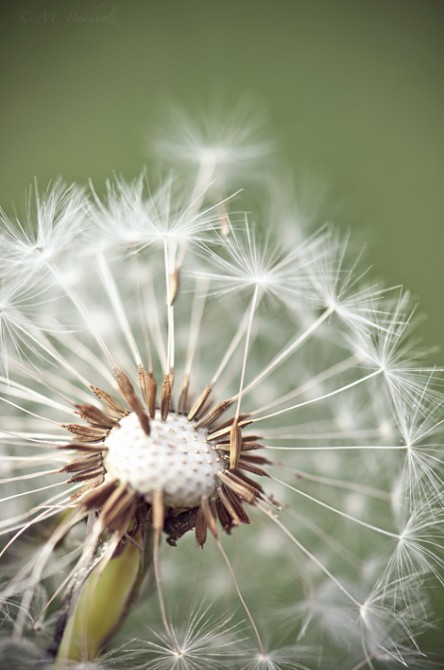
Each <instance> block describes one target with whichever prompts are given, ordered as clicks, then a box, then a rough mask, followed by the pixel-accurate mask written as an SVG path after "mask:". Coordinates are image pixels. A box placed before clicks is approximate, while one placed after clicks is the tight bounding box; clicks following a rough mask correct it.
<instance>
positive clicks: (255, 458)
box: [241, 445, 271, 465]
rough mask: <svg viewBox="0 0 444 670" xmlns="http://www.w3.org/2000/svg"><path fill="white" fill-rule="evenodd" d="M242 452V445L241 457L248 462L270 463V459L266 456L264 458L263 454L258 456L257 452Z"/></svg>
mask: <svg viewBox="0 0 444 670" xmlns="http://www.w3.org/2000/svg"><path fill="white" fill-rule="evenodd" d="M258 448H260V447H258ZM243 452H244V448H243V445H242V453H241V458H242V459H243V460H244V461H247V462H248V463H254V464H255V465H271V461H270V460H269V459H268V458H265V456H259V455H258V454H250V453H246V454H244V453H243Z"/></svg>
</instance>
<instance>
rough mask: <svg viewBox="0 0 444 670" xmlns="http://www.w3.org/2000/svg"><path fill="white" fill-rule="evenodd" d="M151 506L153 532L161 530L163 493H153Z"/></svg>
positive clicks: (160, 491)
mask: <svg viewBox="0 0 444 670" xmlns="http://www.w3.org/2000/svg"><path fill="white" fill-rule="evenodd" d="M151 505H152V514H153V519H152V524H153V528H154V530H158V531H160V530H162V528H163V525H164V521H165V505H164V502H163V491H162V490H161V489H158V490H157V491H154V493H153V500H152V502H151Z"/></svg>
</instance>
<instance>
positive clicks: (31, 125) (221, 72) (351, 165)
mask: <svg viewBox="0 0 444 670" xmlns="http://www.w3.org/2000/svg"><path fill="white" fill-rule="evenodd" d="M1 12H2V22H1V34H0V54H1V61H0V62H1V72H0V91H1V99H2V102H1V107H0V110H1V111H0V114H1V123H0V150H1V154H0V155H1V164H0V202H1V203H2V205H3V207H5V208H7V209H10V207H11V206H12V203H19V202H20V201H21V200H22V199H23V194H24V191H25V189H26V187H27V186H28V185H29V183H30V182H31V180H32V179H33V177H34V176H37V177H38V180H39V183H40V184H41V185H45V184H46V183H47V182H48V180H50V179H52V178H54V177H56V176H58V175H62V176H63V177H64V178H65V179H66V180H68V181H71V180H78V181H80V182H82V183H85V182H86V181H87V179H88V178H89V177H91V178H92V179H93V180H94V182H95V183H96V185H98V189H99V190H100V188H102V187H103V184H104V181H105V179H106V178H107V177H109V176H110V175H111V174H112V172H113V171H117V172H118V173H121V174H123V175H124V176H126V177H133V176H135V175H137V174H138V173H139V171H140V169H141V167H142V165H143V164H144V162H145V161H146V159H147V149H146V139H147V137H148V136H149V132H150V128H152V127H154V125H157V124H158V122H159V120H160V119H161V118H162V114H163V110H164V107H165V103H166V102H168V101H171V102H173V103H175V104H179V105H181V106H183V107H185V108H187V107H188V108H191V109H195V108H199V106H202V107H205V106H206V105H207V101H208V99H211V98H212V97H214V96H215V95H216V96H217V97H219V99H223V100H224V105H225V106H226V109H227V110H228V109H230V107H232V106H235V105H236V103H237V101H238V99H239V98H240V97H242V96H243V95H244V94H245V93H248V94H250V96H251V97H252V98H253V99H256V100H257V104H258V107H264V108H265V109H266V110H267V112H268V117H269V128H270V133H271V135H272V136H275V137H276V138H277V140H278V143H279V144H280V147H281V150H282V152H283V155H284V158H285V160H286V162H287V163H288V164H289V165H290V167H291V169H292V171H293V172H294V174H295V175H296V183H297V185H299V186H300V188H301V189H302V190H303V191H304V192H307V190H308V191H310V190H311V191H312V193H313V198H314V200H315V201H316V200H318V199H319V193H320V194H321V196H322V205H321V209H320V213H319V223H322V221H323V220H324V219H329V220H331V219H334V220H335V221H336V222H337V223H338V224H339V225H341V226H344V228H353V229H354V231H355V235H356V236H357V238H358V240H359V241H365V242H367V243H368V247H369V257H370V259H371V261H372V262H373V264H374V266H375V270H376V273H377V274H378V275H380V276H382V277H383V278H385V279H386V281H387V282H389V283H395V284H398V283H400V284H403V285H405V286H406V287H408V288H410V289H411V290H412V292H413V294H414V296H415V297H416V298H418V300H419V302H420V305H421V311H422V312H424V313H425V314H426V315H427V316H428V319H427V321H426V323H425V324H424V325H423V326H422V327H421V330H420V333H421V334H422V336H423V340H424V344H425V346H427V347H432V346H434V345H437V346H438V347H440V350H439V351H438V353H436V352H434V353H433V354H430V356H429V360H430V361H431V362H432V361H433V362H438V363H441V364H442V363H444V355H443V344H444V319H443V315H442V306H443V298H442V292H443V287H444V286H443V284H444V282H443V278H444V266H443V261H442V257H443V247H444V132H443V130H444V91H443V80H444V77H443V55H444V39H443V34H444V31H443V23H444V21H443V16H444V2H441V1H439V0H436V1H432V0H415V1H412V0H396V1H395V0H383V1H382V0H353V1H352V0H331V1H328V0H310V1H308V0H217V1H216V0H146V1H145V2H142V1H134V0H133V1H132V2H125V3H124V2H123V0H121V1H120V2H117V3H115V2H114V0H110V2H99V1H98V0H97V1H96V0H93V1H89V2H75V1H74V0H71V1H69V2H68V1H65V0H60V1H59V2H55V1H51V0H46V1H45V2H40V0H36V1H34V2H29V1H28V2H23V3H22V2H14V3H11V4H10V5H9V7H8V5H5V4H3V5H2V10H1ZM148 158H149V157H148ZM439 599H442V591H441V592H439V594H438V595H437V600H439ZM439 637H440V635H439V633H438V635H437V636H436V637H435V639H434V640H433V642H432V643H433V645H434V646H435V647H436V648H438V647H440V646H441V645H442V643H441V642H440V640H439Z"/></svg>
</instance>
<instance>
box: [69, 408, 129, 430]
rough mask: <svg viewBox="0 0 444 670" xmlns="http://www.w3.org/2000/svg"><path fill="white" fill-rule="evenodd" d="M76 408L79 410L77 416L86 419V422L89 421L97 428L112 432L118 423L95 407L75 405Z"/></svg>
mask: <svg viewBox="0 0 444 670" xmlns="http://www.w3.org/2000/svg"><path fill="white" fill-rule="evenodd" d="M75 407H77V410H78V411H77V412H76V414H78V415H79V416H80V417H81V418H82V419H85V421H88V422H89V423H90V424H91V425H92V426H94V427H95V428H107V429H108V430H110V429H111V428H114V426H116V425H117V423H118V420H117V419H113V418H112V417H111V416H109V415H108V414H105V412H102V410H101V409H99V408H98V407H95V406H94V405H75Z"/></svg>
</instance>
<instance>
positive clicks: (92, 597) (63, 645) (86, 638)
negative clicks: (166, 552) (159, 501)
mask: <svg viewBox="0 0 444 670" xmlns="http://www.w3.org/2000/svg"><path fill="white" fill-rule="evenodd" d="M132 539H133V542H130V541H127V542H125V545H124V546H123V547H122V548H120V549H119V550H118V551H117V552H115V555H114V556H113V557H112V558H111V559H110V560H106V559H104V560H102V561H99V563H98V564H97V565H96V566H95V567H94V568H93V569H92V570H91V572H90V573H89V575H88V577H87V578H86V579H85V581H84V582H83V584H82V585H81V586H80V589H78V590H76V593H75V597H74V599H73V602H72V603H71V605H70V610H69V612H68V616H67V619H66V623H65V627H64V630H63V633H62V636H61V640H60V644H59V647H58V651H57V655H56V665H58V664H63V663H64V662H66V661H82V662H85V661H91V660H94V659H95V658H97V657H98V656H99V654H100V653H101V651H102V650H103V649H104V647H105V646H106V644H107V643H108V642H109V641H110V639H111V638H112V637H113V635H115V633H116V632H117V631H118V630H119V628H120V627H121V625H122V624H123V622H124V620H125V618H126V616H127V614H128V612H129V609H130V607H131V605H132V604H133V603H134V601H135V600H136V598H137V596H138V594H139V591H140V587H141V585H142V582H143V580H144V578H145V576H146V574H147V571H148V568H149V566H150V565H151V561H152V538H151V533H150V532H147V530H146V529H143V530H142V531H138V532H137V533H136V534H135V535H134V536H133V537H132ZM104 561H106V562H104Z"/></svg>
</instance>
